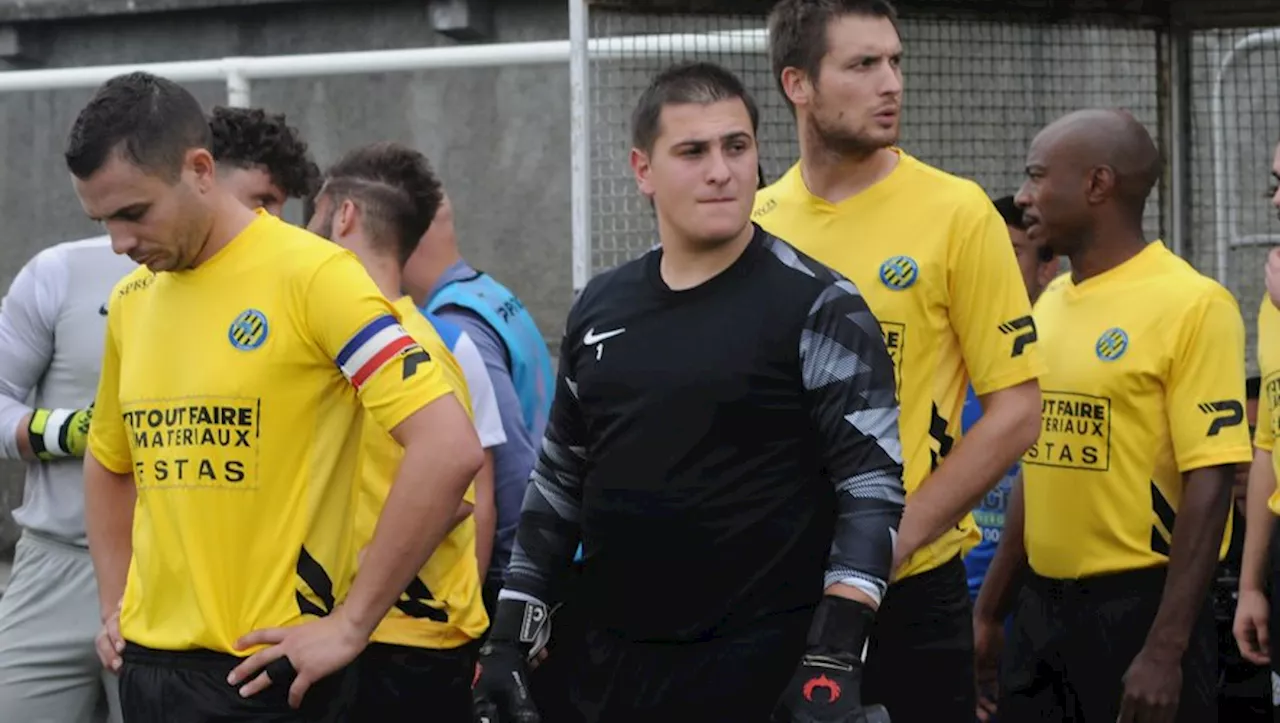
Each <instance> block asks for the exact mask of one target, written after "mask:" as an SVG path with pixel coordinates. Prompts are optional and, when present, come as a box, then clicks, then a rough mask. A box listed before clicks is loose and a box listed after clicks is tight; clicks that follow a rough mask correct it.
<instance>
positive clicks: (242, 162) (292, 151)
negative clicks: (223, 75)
mask: <svg viewBox="0 0 1280 723" xmlns="http://www.w3.org/2000/svg"><path fill="white" fill-rule="evenodd" d="M209 128H210V129H211V130H212V131H213V147H212V148H211V149H210V150H211V151H212V152H213V158H214V160H215V161H217V165H218V183H219V184H220V185H221V186H222V187H223V188H225V189H226V190H227V192H228V193H230V194H231V195H233V196H235V197H236V198H239V199H240V200H241V201H242V202H244V203H245V205H247V206H248V207H249V208H264V209H266V210H267V213H270V214H271V215H273V216H279V215H280V214H281V213H283V212H284V204H285V202H286V201H288V200H289V199H290V198H297V199H309V198H311V197H312V196H314V195H315V192H316V191H317V190H319V188H320V169H319V168H318V167H317V166H316V164H315V161H313V160H312V159H311V155H310V153H309V152H308V151H307V144H306V142H305V141H303V140H302V137H301V135H299V133H298V130H297V129H296V128H294V127H292V126H290V125H288V124H287V123H286V122H285V117H284V114H283V113H280V114H274V113H267V112H266V111H264V110H263V109H261V108H226V107H223V106H216V107H214V109H213V112H212V113H210V114H209Z"/></svg>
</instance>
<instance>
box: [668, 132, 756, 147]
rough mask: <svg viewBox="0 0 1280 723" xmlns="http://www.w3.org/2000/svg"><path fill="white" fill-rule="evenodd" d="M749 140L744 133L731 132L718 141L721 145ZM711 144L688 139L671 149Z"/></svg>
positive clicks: (697, 139) (698, 139)
mask: <svg viewBox="0 0 1280 723" xmlns="http://www.w3.org/2000/svg"><path fill="white" fill-rule="evenodd" d="M750 138H751V134H750V133H748V132H746V131H731V132H729V133H726V134H724V135H722V136H720V138H719V141H720V142H721V143H728V142H729V141H738V140H743V139H750ZM711 143H712V141H710V140H707V139H705V138H690V139H688V140H683V141H680V142H678V143H676V144H675V145H674V146H672V147H673V148H683V147H693V148H705V147H706V146H708V145H710V144H711Z"/></svg>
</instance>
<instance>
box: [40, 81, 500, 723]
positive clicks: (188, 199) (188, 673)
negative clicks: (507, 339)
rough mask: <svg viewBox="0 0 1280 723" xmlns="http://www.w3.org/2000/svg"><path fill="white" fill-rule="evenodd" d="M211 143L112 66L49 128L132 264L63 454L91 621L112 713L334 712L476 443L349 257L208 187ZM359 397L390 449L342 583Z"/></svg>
mask: <svg viewBox="0 0 1280 723" xmlns="http://www.w3.org/2000/svg"><path fill="white" fill-rule="evenodd" d="M210 135H211V134H210V130H209V126H208V124H207V122H206V121H205V118H204V114H203V112H202V110H201V109H200V106H199V104H198V103H197V102H196V100H195V99H194V98H193V97H192V96H191V94H190V93H188V92H187V91H186V90H184V89H182V88H181V87H180V86H178V85H176V84H174V83H172V82H171V81H167V80H165V79H162V78H157V77H155V76H152V75H148V74H146V73H131V74H129V75H125V76H119V77H116V78H113V79H111V80H109V81H107V83H105V84H104V85H103V86H102V87H100V88H99V89H98V91H97V92H96V93H95V95H94V97H93V99H92V100H90V102H89V104H88V105H87V106H85V108H84V109H83V110H82V111H81V113H80V114H79V116H78V117H77V119H76V122H75V124H74V125H73V127H72V130H71V133H70V138H69V141H68V144H67V150H66V153H65V155H66V163H67V167H68V169H69V170H70V171H71V173H72V175H73V182H74V186H75V190H76V193H77V195H78V196H79V197H80V200H81V204H82V206H83V207H84V209H85V212H86V213H87V214H88V215H89V216H90V217H91V218H94V219H97V220H100V221H102V222H104V223H105V225H106V227H107V231H108V234H109V235H110V236H111V241H112V246H113V249H114V250H116V251H117V252H118V253H126V254H128V255H129V256H130V258H132V259H133V260H134V261H135V262H137V263H139V264H142V265H143V266H145V268H139V269H138V270H137V271H135V272H133V273H132V274H130V275H129V276H127V277H125V279H124V280H122V281H121V282H120V283H119V284H117V286H116V289H115V291H114V292H113V294H112V300H111V305H110V309H109V314H108V323H107V334H106V341H105V344H104V354H103V363H102V376H101V379H100V381H99V387H98V392H97V396H96V400H95V407H96V410H97V419H96V420H95V421H94V424H93V425H92V427H91V429H90V434H89V452H90V454H89V455H88V456H86V459H85V493H86V511H87V516H86V522H87V529H88V535H89V540H90V550H91V553H92V556H93V560H94V568H95V573H96V575H97V579H98V587H99V596H100V606H101V611H102V619H103V620H104V621H105V623H106V628H107V629H108V630H109V631H110V632H111V637H112V638H114V639H115V640H114V642H116V644H117V645H119V648H117V650H118V651H119V652H120V653H121V654H122V656H123V658H124V660H126V661H127V662H126V663H125V664H124V666H123V669H122V670H121V671H120V688H121V702H122V706H123V708H124V711H125V717H126V719H128V720H130V721H139V722H141V723H146V722H148V721H161V720H166V721H167V720H171V716H172V715H173V714H174V711H182V712H183V715H184V718H186V719H187V720H192V721H198V720H211V719H217V720H224V721H232V720H260V719H262V718H263V717H265V716H270V717H272V719H273V720H280V721H287V720H296V721H327V720H340V719H341V718H342V716H343V715H345V713H346V711H345V707H346V702H347V699H348V698H349V684H350V683H351V682H352V677H351V676H350V675H348V674H345V673H344V674H337V673H338V671H340V670H342V669H343V667H344V666H345V665H346V664H347V663H349V662H350V661H351V660H353V659H354V658H355V657H356V656H357V655H358V654H359V653H360V652H361V651H362V650H363V649H364V647H365V646H366V645H367V643H368V640H369V636H370V635H371V634H372V632H373V630H374V628H375V627H376V626H377V624H378V623H379V621H381V620H382V618H383V616H384V615H385V614H386V612H387V610H388V609H389V608H390V607H391V605H392V603H394V602H395V600H396V599H397V598H398V596H399V595H400V593H401V591H403V590H404V589H405V588H406V586H407V585H408V583H409V581H410V580H411V579H412V578H413V576H414V575H415V574H416V572H417V571H418V570H419V569H420V568H421V567H422V564H423V563H424V562H425V561H426V559H427V557H428V556H429V555H430V553H431V551H432V550H433V549H434V548H435V547H436V545H437V543H439V541H440V540H441V539H442V538H443V537H444V536H445V534H446V532H447V531H448V529H449V528H450V527H451V525H452V523H453V520H454V515H455V512H456V510H457V508H458V505H459V502H460V499H461V497H462V494H463V491H464V490H465V489H466V487H467V485H468V483H469V481H470V479H471V476H472V475H473V474H474V473H475V471H476V470H477V469H478V467H479V465H480V456H481V453H480V449H479V444H478V443H477V441H476V438H475V432H474V431H473V430H472V428H471V424H470V421H469V420H468V419H467V415H466V413H465V410H464V409H463V408H462V407H461V405H460V404H459V403H458V402H457V400H456V399H455V398H454V397H453V395H452V394H451V393H450V388H449V386H448V385H447V384H446V383H445V381H444V380H443V376H442V374H441V372H440V369H439V367H438V366H437V365H436V364H435V363H434V362H432V361H431V360H430V359H429V358H428V357H427V355H426V354H425V353H423V352H422V350H421V348H420V347H419V346H418V345H416V344H415V343H414V342H413V341H412V339H411V338H410V337H409V336H408V335H407V334H406V333H405V331H404V329H403V327H402V326H401V325H400V324H399V322H398V318H397V315H396V312H395V310H394V308H393V307H391V306H390V303H389V302H387V301H386V299H385V298H384V297H383V296H382V294H380V293H379V291H378V289H377V287H376V286H374V284H373V283H372V281H370V280H369V276H368V274H367V273H366V272H365V271H364V269H362V268H361V267H360V265H359V263H358V261H356V260H355V258H354V257H352V256H351V255H349V254H348V253H346V252H343V251H341V250H339V249H336V248H335V247H334V246H333V245H331V244H329V243H328V242H325V241H323V240H321V239H319V238H317V237H315V236H313V235H311V234H308V233H306V232H305V231H302V230H300V229H297V228H295V227H292V226H289V225H287V224H285V223H283V222H281V221H279V220H277V219H275V218H274V217H272V216H270V215H267V214H266V213H265V212H263V211H261V210H259V211H257V212H254V211H251V210H249V209H248V208H246V207H245V206H244V205H243V204H241V203H240V202H239V201H237V200H236V199H234V198H233V197H232V196H230V195H229V194H228V193H227V192H226V191H225V190H224V189H222V188H221V187H220V186H219V185H218V180H217V176H216V170H215V167H214V162H213V158H212V155H211V154H210V153H209V151H208V147H209V145H210V144H211V138H210ZM264 347H265V348H264ZM366 410H367V411H368V412H369V413H371V414H372V415H374V417H375V418H376V419H377V420H378V423H379V424H380V426H382V427H383V428H385V429H388V430H389V431H390V432H391V434H392V435H393V436H394V437H395V438H396V440H397V441H398V442H400V444H401V445H402V447H403V448H404V457H403V462H402V464H401V465H400V466H399V469H398V471H397V474H396V481H395V483H394V484H393V486H392V489H391V492H390V493H389V497H388V501H387V504H386V506H385V508H384V511H383V513H382V515H381V516H380V518H379V521H378V526H377V530H376V532H375V534H374V538H373V540H372V542H371V543H370V544H369V545H368V548H367V550H366V552H365V555H364V559H363V562H362V564H361V566H360V570H359V573H358V574H357V575H355V579H354V581H351V567H352V566H353V564H354V557H355V556H354V555H353V554H351V553H352V544H351V537H352V523H351V520H352V518H353V517H354V510H353V509H352V506H351V503H352V502H353V501H354V499H355V494H356V491H357V489H358V488H357V485H358V480H359V476H358V475H359V470H358V469H357V462H358V461H359V458H358V452H359V448H358V442H359V439H358V436H357V435H355V434H353V432H356V431H357V430H359V429H360V426H359V425H360V421H361V418H362V415H363V414H364V413H365V411H366ZM265 480H270V484H265V483H264V481H265ZM135 542H136V544H134V543H135ZM126 578H127V582H126ZM348 583H349V584H348ZM348 588H349V589H348ZM122 598H123V603H122V604H120V601H121V599H122ZM339 603H341V604H339ZM118 604H120V612H119V615H118V630H116V629H115V627H116V622H117V621H116V616H115V615H114V611H115V610H116V609H117V605H118ZM312 617H314V619H311V620H308V618H312ZM125 640H127V641H128V645H127V646H126V645H124V644H123V641H125ZM248 653H252V655H250V657H249V658H247V659H244V660H241V659H240V658H239V657H238V655H239V654H248ZM109 662H110V663H112V664H113V667H119V662H120V661H119V659H115V660H110V661H109ZM237 663H238V664H237ZM264 669H265V670H264ZM259 671H264V672H263V673H262V674H259ZM246 681H248V682H246ZM242 683H244V685H243V686H241V684H242ZM313 686H314V687H315V688H318V689H319V690H312V688H313ZM237 688H238V690H237ZM267 689H269V690H267ZM264 690H266V692H263V691H264ZM309 690H312V692H311V693H309V694H308V691H309ZM304 695H305V696H306V698H305V700H304V698H303V696H304ZM299 706H301V710H296V711H291V709H296V708H297V707H299Z"/></svg>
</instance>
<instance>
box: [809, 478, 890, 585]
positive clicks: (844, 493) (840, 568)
mask: <svg viewBox="0 0 1280 723" xmlns="http://www.w3.org/2000/svg"><path fill="white" fill-rule="evenodd" d="M904 496H905V493H904V491H903V488H902V468H901V467H899V466H893V467H889V468H885V469H872V470H868V471H866V472H863V473H861V474H859V475H857V476H855V477H851V478H849V479H847V480H845V481H843V482H842V483H841V484H839V485H837V487H836V515H837V516H836V526H835V535H834V536H833V538H832V542H831V553H830V555H829V556H828V560H829V562H828V564H827V571H826V575H825V577H824V580H823V582H824V587H825V588H826V589H827V594H838V595H840V596H841V597H850V594H846V593H850V592H851V591H857V592H860V593H861V594H862V596H860V597H857V598H851V599H857V600H859V601H862V602H864V603H866V604H868V605H870V606H871V607H873V608H874V607H878V606H879V604H880V600H881V599H882V598H883V597H884V593H885V589H886V588H887V587H888V580H889V576H890V575H891V574H892V572H893V553H894V549H893V540H894V537H895V534H896V531H897V529H898V523H899V521H900V520H901V519H902V507H903V504H904Z"/></svg>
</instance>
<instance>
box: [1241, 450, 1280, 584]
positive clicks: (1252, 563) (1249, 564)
mask: <svg viewBox="0 0 1280 723" xmlns="http://www.w3.org/2000/svg"><path fill="white" fill-rule="evenodd" d="M1275 490H1276V475H1275V470H1274V468H1273V467H1272V466H1271V453H1270V452H1266V451H1263V450H1254V453H1253V463H1252V464H1251V465H1250V467H1249V489H1248V492H1247V494H1246V496H1245V529H1244V555H1243V558H1242V559H1241V562H1240V590H1241V592H1244V591H1246V590H1254V591H1262V590H1265V589H1266V584H1267V568H1268V566H1269V563H1270V559H1269V558H1270V554H1269V553H1270V549H1271V535H1272V531H1273V530H1274V528H1275V519H1276V518H1275V514H1273V513H1272V512H1271V508H1270V507H1269V506H1268V504H1267V502H1268V500H1270V498H1271V495H1272V494H1273V493H1274V492H1275Z"/></svg>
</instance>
